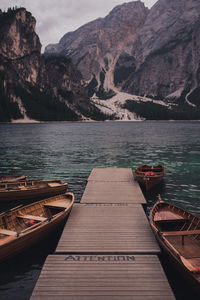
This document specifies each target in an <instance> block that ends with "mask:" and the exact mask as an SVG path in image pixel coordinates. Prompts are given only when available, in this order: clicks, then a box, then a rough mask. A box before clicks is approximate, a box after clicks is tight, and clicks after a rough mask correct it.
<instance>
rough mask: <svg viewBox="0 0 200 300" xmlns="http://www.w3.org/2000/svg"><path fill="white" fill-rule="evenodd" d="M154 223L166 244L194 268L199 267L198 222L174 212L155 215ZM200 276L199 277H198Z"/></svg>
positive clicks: (199, 231)
mask: <svg viewBox="0 0 200 300" xmlns="http://www.w3.org/2000/svg"><path fill="white" fill-rule="evenodd" d="M154 222H155V225H156V227H157V228H158V230H159V232H161V234H162V235H163V237H164V239H165V241H166V243H168V245H169V246H171V247H172V249H174V250H175V252H177V253H179V254H180V255H181V256H183V257H185V258H186V259H187V260H189V261H190V263H191V264H192V265H194V266H200V221H199V220H198V218H196V217H195V216H194V217H193V219H192V218H191V217H189V216H188V215H185V216H184V215H180V214H177V213H176V212H175V211H174V212H173V211H169V210H163V211H162V210H161V211H158V212H156V213H155V215H154ZM199 276H200V275H199Z"/></svg>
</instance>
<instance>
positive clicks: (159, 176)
mask: <svg viewBox="0 0 200 300" xmlns="http://www.w3.org/2000/svg"><path fill="white" fill-rule="evenodd" d="M164 174H165V169H164V167H163V166H155V167H151V166H147V165H144V166H138V167H137V169H136V170H135V171H134V177H135V180H137V181H138V182H139V183H140V184H141V186H142V187H144V188H145V189H146V191H149V190H151V189H152V188H154V187H155V186H156V185H158V184H159V183H160V182H161V181H162V180H163V177H164Z"/></svg>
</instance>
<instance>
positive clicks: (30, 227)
mask: <svg viewBox="0 0 200 300" xmlns="http://www.w3.org/2000/svg"><path fill="white" fill-rule="evenodd" d="M73 203H74V195H73V193H67V194H65V195H59V196H54V197H51V198H47V199H44V200H41V201H38V202H35V203H32V204H29V205H27V206H23V207H16V208H14V209H11V210H10V211H7V212H4V213H2V214H1V215H0V261H1V262H2V261H4V260H6V259H8V258H10V257H12V256H15V255H16V254H18V253H21V252H22V251H23V250H25V249H27V248H29V247H30V246H32V245H34V244H36V243H37V242H38V241H40V240H42V239H43V238H44V237H46V236H47V235H48V234H49V233H51V232H52V231H53V230H54V229H56V228H57V226H58V225H60V223H61V222H62V221H63V220H64V219H65V218H66V217H67V215H68V214H69V213H70V210H71V208H72V205H73Z"/></svg>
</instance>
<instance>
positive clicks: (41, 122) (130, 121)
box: [0, 120, 200, 125]
mask: <svg viewBox="0 0 200 300" xmlns="http://www.w3.org/2000/svg"><path fill="white" fill-rule="evenodd" d="M98 122H99V123H111V122H115V123H143V122H191V123H194V122H200V120H97V121H96V120H83V121H67V120H66V121H37V120H29V121H19V122H13V121H11V122H0V124H13V125H16V124H18V125H21V124H48V123H98Z"/></svg>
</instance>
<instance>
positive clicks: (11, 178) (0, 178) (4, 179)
mask: <svg viewBox="0 0 200 300" xmlns="http://www.w3.org/2000/svg"><path fill="white" fill-rule="evenodd" d="M26 178H27V176H26V175H22V176H1V175H0V183H2V182H15V181H20V180H25V179H26Z"/></svg>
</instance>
